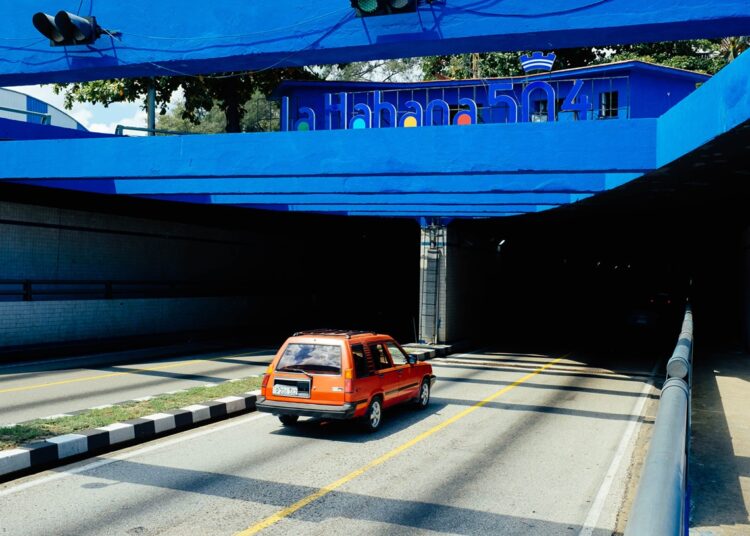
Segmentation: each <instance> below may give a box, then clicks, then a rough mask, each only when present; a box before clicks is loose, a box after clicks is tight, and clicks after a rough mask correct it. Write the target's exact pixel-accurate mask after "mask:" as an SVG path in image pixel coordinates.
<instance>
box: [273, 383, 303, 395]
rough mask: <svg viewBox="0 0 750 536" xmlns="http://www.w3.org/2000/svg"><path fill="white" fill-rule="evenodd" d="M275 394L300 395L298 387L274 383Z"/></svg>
mask: <svg viewBox="0 0 750 536" xmlns="http://www.w3.org/2000/svg"><path fill="white" fill-rule="evenodd" d="M273 394H275V395H279V396H299V392H298V391H297V388H296V387H294V386H293V385H274V386H273Z"/></svg>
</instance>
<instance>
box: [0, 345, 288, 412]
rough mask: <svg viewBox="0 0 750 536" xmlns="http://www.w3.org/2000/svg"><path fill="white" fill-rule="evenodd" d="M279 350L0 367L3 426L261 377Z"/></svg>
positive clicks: (136, 354)
mask: <svg viewBox="0 0 750 536" xmlns="http://www.w3.org/2000/svg"><path fill="white" fill-rule="evenodd" d="M275 351H276V349H268V348H265V349H262V348H242V349H237V350H234V351H227V350H222V351H210V350H207V349H203V350H200V351H198V350H196V349H195V347H193V348H192V349H191V350H190V349H187V348H186V349H185V350H183V351H179V349H178V350H174V349H169V351H168V352H166V350H165V352H163V353H162V355H164V353H168V354H169V355H171V356H172V357H153V355H152V354H153V353H154V352H153V351H151V352H149V351H130V352H123V353H120V354H106V355H101V356H98V357H96V358H82V359H78V360H76V359H68V360H64V361H52V362H47V363H26V364H22V365H19V366H12V367H8V366H0V425H3V424H14V423H19V422H24V421H28V420H31V419H36V418H42V417H48V416H52V415H60V414H65V413H68V412H71V411H79V410H84V409H88V408H92V407H96V406H102V405H106V404H114V403H118V402H124V401H126V400H132V399H136V398H142V397H146V396H154V395H159V394H163V393H166V392H169V391H176V390H180V389H187V388H190V387H196V386H201V385H206V384H215V383H220V382H223V381H226V380H230V379H234V378H245V377H248V376H252V375H260V374H263V372H264V371H265V369H266V367H267V366H268V363H270V362H271V359H272V358H273V355H274V353H275ZM157 353H158V352H157ZM174 354H177V355H174Z"/></svg>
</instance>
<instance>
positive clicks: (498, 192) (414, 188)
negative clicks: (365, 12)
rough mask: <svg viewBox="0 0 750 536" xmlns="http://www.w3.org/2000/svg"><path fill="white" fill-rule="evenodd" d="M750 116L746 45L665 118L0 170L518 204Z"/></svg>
mask: <svg viewBox="0 0 750 536" xmlns="http://www.w3.org/2000/svg"><path fill="white" fill-rule="evenodd" d="M749 119H750V54H744V55H742V56H741V57H740V58H738V59H737V60H735V61H734V62H732V63H731V64H730V65H729V66H728V67H726V68H725V69H724V70H723V71H721V72H720V73H719V74H718V75H716V76H714V77H713V78H712V79H710V80H708V81H707V82H706V83H704V84H702V85H701V86H700V87H699V88H698V89H697V90H695V91H694V92H692V93H691V94H690V95H688V96H687V97H686V98H684V99H683V100H682V101H681V102H679V103H678V104H677V105H676V106H673V107H672V108H670V109H669V110H668V111H666V113H664V114H663V115H661V116H660V117H654V118H640V119H627V118H621V119H617V120H601V121H567V122H565V121H562V122H549V123H510V124H478V125H469V126H461V127H453V126H452V127H424V128H381V129H366V130H356V131H353V130H330V131H316V132H279V133H249V134H232V135H230V134H225V135H210V136H172V137H156V138H120V137H115V138H104V139H95V140H92V139H80V140H75V139H73V140H48V141H34V142H5V143H2V144H0V161H2V162H3V163H4V165H3V166H2V168H1V169H0V180H1V181H4V182H13V183H20V184H27V185H35V186H46V187H52V188H64V189H69V190H80V191H87V192H98V193H105V194H119V195H127V196H139V197H148V198H156V199H162V200H170V201H180V202H192V203H209V204H216V205H233V206H239V207H248V208H268V209H273V210H284V211H308V212H326V213H336V214H348V215H384V216H394V217H396V216H399V217H400V216H436V217H441V216H442V217H481V218H484V217H495V216H512V215H518V214H525V213H535V212H541V211H544V210H548V209H551V208H555V207H558V206H561V205H566V204H569V203H575V202H577V201H580V200H582V199H585V198H587V197H590V196H592V195H596V194H598V193H602V192H606V191H608V190H612V189H614V188H617V187H618V186H621V185H623V184H626V183H628V182H630V181H633V180H635V179H637V178H639V177H644V176H648V175H649V174H651V173H653V172H656V171H658V170H659V169H660V168H663V167H664V166H666V165H668V164H669V163H670V162H673V161H675V160H677V159H678V158H680V157H682V156H684V155H687V154H690V153H691V152H693V151H695V150H698V149H700V147H702V146H703V145H704V144H706V143H708V142H710V141H712V140H716V139H720V138H721V136H723V135H724V134H726V133H728V132H730V131H732V130H733V129H735V128H736V127H738V126H739V125H741V124H742V123H744V122H746V121H748V120H749ZM91 155H96V157H95V158H92V157H91Z"/></svg>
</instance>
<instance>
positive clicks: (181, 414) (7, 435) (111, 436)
mask: <svg viewBox="0 0 750 536" xmlns="http://www.w3.org/2000/svg"><path fill="white" fill-rule="evenodd" d="M260 381H261V379H260V378H258V377H252V378H246V379H242V380H234V381H228V382H224V383H221V384H219V385H217V386H213V387H196V388H193V389H187V390H184V391H179V392H175V393H170V394H164V395H160V396H156V397H153V398H151V399H149V400H140V401H131V402H128V403H124V404H120V405H115V406H111V407H104V408H98V409H90V410H86V411H83V412H80V413H78V414H77V415H71V416H64V417H59V418H53V419H37V420H34V421H29V422H27V423H21V424H18V425H15V426H12V427H4V428H0V479H6V478H7V477H8V476H13V475H15V474H16V473H21V472H31V471H36V470H39V469H43V468H45V467H49V466H51V465H54V464H56V463H58V462H60V461H63V460H64V461H66V462H67V461H71V460H73V459H75V458H78V457H84V456H89V455H93V454H96V453H100V452H105V451H107V450H111V449H112V448H113V447H117V448H120V447H123V446H128V445H130V444H134V443H139V442H143V441H148V440H150V439H153V438H154V437H157V436H160V435H164V434H168V433H173V432H175V431H179V430H183V429H187V428H191V427H193V426H196V425H203V424H208V423H210V422H213V421H217V420H220V419H223V418H226V417H228V416H234V415H238V414H241V413H247V412H250V411H254V410H255V400H256V397H257V394H258V393H257V391H255V389H257V388H258V387H259V386H260Z"/></svg>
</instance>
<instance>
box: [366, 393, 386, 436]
mask: <svg viewBox="0 0 750 536" xmlns="http://www.w3.org/2000/svg"><path fill="white" fill-rule="evenodd" d="M382 420H383V402H382V401H381V400H380V398H373V399H372V402H370V405H369V407H368V408H367V413H365V417H364V419H363V421H362V425H363V426H364V428H365V430H366V431H367V432H375V431H376V430H377V429H378V428H380V423H381V422H382Z"/></svg>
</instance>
